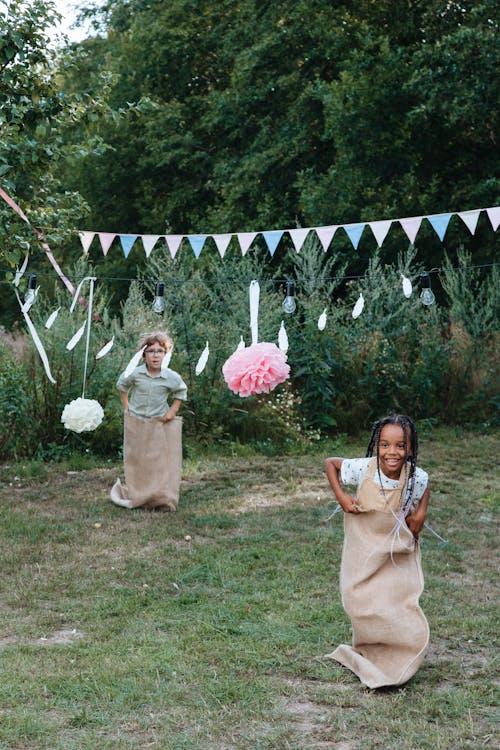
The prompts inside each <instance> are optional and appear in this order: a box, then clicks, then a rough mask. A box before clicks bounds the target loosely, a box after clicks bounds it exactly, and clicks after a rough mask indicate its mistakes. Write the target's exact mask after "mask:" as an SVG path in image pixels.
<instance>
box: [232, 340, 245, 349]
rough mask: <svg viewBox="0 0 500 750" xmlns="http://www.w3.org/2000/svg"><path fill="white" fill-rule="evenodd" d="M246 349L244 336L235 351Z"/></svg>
mask: <svg viewBox="0 0 500 750" xmlns="http://www.w3.org/2000/svg"><path fill="white" fill-rule="evenodd" d="M244 348H245V342H244V341H243V336H240V342H239V344H238V346H237V347H236V349H235V350H234V351H235V352H240V351H241V350H242V349H244Z"/></svg>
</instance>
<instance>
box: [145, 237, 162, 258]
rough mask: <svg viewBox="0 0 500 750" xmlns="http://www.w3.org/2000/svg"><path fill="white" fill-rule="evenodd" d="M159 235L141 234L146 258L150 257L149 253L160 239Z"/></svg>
mask: <svg viewBox="0 0 500 750" xmlns="http://www.w3.org/2000/svg"><path fill="white" fill-rule="evenodd" d="M160 237H161V235H160V234H143V235H142V238H141V239H142V244H143V247H144V252H145V253H146V258H149V256H150V255H151V252H152V250H153V248H154V246H155V245H156V243H157V242H158V240H159V239H160Z"/></svg>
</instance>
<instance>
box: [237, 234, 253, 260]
mask: <svg viewBox="0 0 500 750" xmlns="http://www.w3.org/2000/svg"><path fill="white" fill-rule="evenodd" d="M237 237H238V242H239V243H240V247H241V254H242V255H246V253H247V250H248V248H249V247H250V245H251V244H252V242H253V241H254V239H255V238H256V237H257V232H238V235H237Z"/></svg>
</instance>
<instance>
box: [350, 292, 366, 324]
mask: <svg viewBox="0 0 500 750" xmlns="http://www.w3.org/2000/svg"><path fill="white" fill-rule="evenodd" d="M364 306H365V299H364V297H363V295H362V294H360V295H359V297H358V299H357V302H356V304H355V305H354V307H353V310H352V317H353V318H354V320H356V318H359V316H360V315H361V313H362V312H363V307H364Z"/></svg>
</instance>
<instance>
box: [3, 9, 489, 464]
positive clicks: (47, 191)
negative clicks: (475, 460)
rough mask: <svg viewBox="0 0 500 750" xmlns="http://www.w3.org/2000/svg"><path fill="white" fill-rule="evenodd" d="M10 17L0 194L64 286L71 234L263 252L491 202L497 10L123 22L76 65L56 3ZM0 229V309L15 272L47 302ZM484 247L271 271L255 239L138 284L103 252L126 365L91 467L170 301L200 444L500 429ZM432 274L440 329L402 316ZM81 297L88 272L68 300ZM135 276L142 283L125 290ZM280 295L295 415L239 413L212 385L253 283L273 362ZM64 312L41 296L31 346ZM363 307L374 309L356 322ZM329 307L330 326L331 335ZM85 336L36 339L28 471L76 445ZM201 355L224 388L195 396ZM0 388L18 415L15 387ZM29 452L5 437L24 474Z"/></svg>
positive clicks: (106, 370)
mask: <svg viewBox="0 0 500 750" xmlns="http://www.w3.org/2000/svg"><path fill="white" fill-rule="evenodd" d="M6 7H7V11H6V12H5V13H4V14H3V15H0V32H1V33H0V93H1V97H0V134H1V138H0V185H1V186H2V187H3V188H4V189H5V190H6V191H7V192H8V193H9V194H10V195H11V196H12V197H13V198H14V199H15V200H16V201H18V202H19V203H20V205H21V206H22V208H23V209H24V210H25V212H26V213H27V215H28V216H29V219H30V221H31V222H32V224H33V225H35V226H39V227H40V228H41V229H42V230H43V232H44V235H45V237H46V238H47V239H48V241H49V242H50V245H51V247H52V249H53V250H54V252H55V255H56V257H57V258H58V259H59V260H62V261H63V262H64V268H65V270H66V271H67V272H68V273H69V270H68V269H69V268H70V267H71V265H70V262H71V261H74V260H75V258H76V257H77V256H78V255H79V253H80V252H81V248H80V245H79V242H78V239H77V237H76V232H75V231H74V230H76V229H77V228H78V229H82V228H92V229H97V230H102V231H111V232H120V233H125V232H131V233H154V232H155V233H165V232H168V233H180V234H186V233H214V232H236V231H245V230H248V231H252V230H253V231H259V230H263V229H272V228H284V227H295V226H319V225H323V224H332V223H340V224H345V223H347V222H355V221H370V220H377V219H383V218H395V217H404V216H411V215H421V214H429V213H438V212H449V211H452V212H455V211H459V210H466V209H469V208H479V207H487V206H492V205H497V204H498V202H499V184H500V183H499V177H498V175H499V174H500V169H499V166H500V165H499V153H498V107H497V106H496V104H497V102H498V100H499V99H500V96H499V94H500V92H499V79H498V76H497V75H496V73H495V72H496V70H497V69H498V63H499V52H498V45H497V44H496V34H497V33H498V21H497V19H496V16H495V13H494V10H495V7H494V3H493V2H492V1H491V0H479V1H478V2H472V1H471V0H464V2H461V3H457V2H448V3H446V5H445V6H443V4H442V3H438V2H434V1H432V2H429V3H414V2H409V0H396V1H395V2H387V1H386V0H381V1H380V2H377V3H373V2H369V1H368V0H349V1H347V0H345V1H344V2H337V3H331V2H327V1H326V0H298V1H297V2H294V3H285V2H282V1H281V0H277V1H276V2H272V3H271V2H262V1H257V0H221V1H220V2H217V3H214V2H208V1H207V0H203V2H191V1H188V0H171V1H170V2H168V3H165V2H161V1H160V0H150V1H149V2H147V3H146V2H142V0H109V1H108V2H107V3H106V4H105V6H104V8H103V9H102V10H100V11H92V9H88V10H87V11H86V13H87V14H88V15H92V14H94V20H95V23H96V29H97V30H98V31H99V35H98V36H95V37H92V38H89V39H87V40H85V41H84V42H83V43H81V44H77V45H73V46H71V47H67V46H66V47H64V46H62V47H61V46H59V47H54V46H51V45H50V44H49V43H48V38H49V31H48V28H49V24H50V23H51V21H52V19H53V17H54V7H53V3H52V2H41V0H34V2H32V3H27V2H23V1H22V0H9V2H8V3H7V5H6ZM84 216H86V218H85V222H86V224H87V226H86V227H83V226H82V223H81V222H82V221H83V218H84ZM0 220H1V222H2V227H1V229H0V234H1V236H2V245H1V248H0V258H1V259H2V264H3V265H2V268H1V273H2V279H1V281H2V284H3V286H2V288H3V289H9V286H10V285H9V283H8V282H9V280H10V278H11V277H9V272H8V273H7V275H6V276H5V271H6V268H12V266H13V265H15V264H16V263H19V262H20V260H22V258H23V256H24V254H25V252H26V251H30V253H31V255H32V257H31V263H30V266H29V271H38V273H39V274H40V278H41V279H42V280H43V275H44V274H46V273H47V272H48V270H49V269H48V268H47V267H46V265H44V261H45V259H44V258H43V252H42V251H41V248H40V245H39V243H38V242H37V240H36V236H35V234H34V233H33V230H32V229H31V228H30V227H29V226H28V225H26V224H25V223H24V222H23V221H22V220H21V219H19V217H17V215H16V214H15V213H14V212H13V211H12V209H11V208H10V207H8V206H7V205H6V204H5V203H3V202H0ZM495 243H496V237H495V234H494V233H493V232H492V230H491V224H490V223H489V220H488V219H487V217H486V215H485V214H484V213H483V214H482V215H481V218H480V220H479V224H478V227H477V230H476V233H475V235H474V236H472V235H471V234H470V233H469V231H468V230H467V229H466V228H465V226H464V225H463V223H462V222H461V221H460V219H458V218H454V219H452V221H451V222H450V225H449V228H448V231H447V234H446V237H445V240H444V242H443V243H440V242H439V241H438V239H437V236H436V234H435V232H434V230H433V229H431V228H430V226H429V225H428V223H427V222H424V223H423V226H422V229H421V230H420V233H419V235H418V238H417V244H416V247H415V248H412V249H411V252H410V253H409V254H408V255H407V256H405V257H403V255H402V253H401V251H402V249H403V248H406V247H407V245H408V241H407V238H406V236H405V235H404V233H403V230H402V229H401V227H399V226H396V225H393V227H392V229H391V231H390V233H389V235H388V237H387V239H386V240H385V242H384V245H383V248H382V249H381V250H378V251H377V248H376V242H375V240H374V238H373V237H372V236H371V233H370V232H369V231H365V232H364V233H363V236H362V238H361V242H360V245H359V250H358V251H355V250H354V248H353V247H352V244H351V243H350V241H349V240H348V238H347V237H346V235H345V233H344V232H340V231H339V232H337V234H336V235H335V237H334V239H333V242H332V244H331V247H330V249H329V251H328V254H325V253H323V250H322V249H321V248H320V247H319V243H318V242H317V239H315V238H314V237H313V235H312V234H310V235H309V237H308V239H307V241H306V244H305V245H304V247H303V249H302V251H301V253H300V254H297V253H296V252H295V250H294V249H293V247H292V245H291V241H290V238H289V237H288V235H287V233H285V235H284V237H283V239H282V240H281V241H280V244H279V246H278V248H277V251H276V253H275V254H274V256H273V257H272V258H271V257H270V256H269V253H268V251H267V249H266V248H265V247H264V246H263V242H262V238H259V239H258V240H257V241H256V242H254V244H253V246H252V247H251V249H250V251H249V252H248V254H247V256H246V257H245V258H242V256H241V253H240V252H239V250H238V248H237V247H236V240H233V241H232V244H231V245H230V248H229V250H228V253H227V255H226V257H225V258H224V259H221V258H219V256H218V254H217V253H216V251H215V248H214V246H213V243H212V242H211V241H209V242H207V244H206V247H205V248H204V250H203V252H202V254H201V256H200V258H199V259H198V260H197V261H196V262H194V259H193V254H192V251H191V249H190V248H189V247H188V244H187V242H186V241H184V244H183V246H182V247H181V250H180V251H179V254H178V257H177V258H176V259H175V261H172V260H171V259H170V257H168V254H167V253H166V251H163V252H162V251H161V249H160V248H159V247H158V248H157V249H155V251H154V252H153V254H152V256H151V257H150V258H149V259H148V260H147V259H146V258H145V256H144V253H142V251H141V249H140V242H137V243H136V245H135V246H134V248H133V250H132V252H131V254H130V256H129V257H128V259H124V258H123V255H122V253H121V250H119V249H118V247H117V246H116V245H115V246H113V247H112V248H111V250H110V253H109V255H108V256H107V257H106V258H103V256H102V253H100V250H98V249H97V247H98V243H97V240H96V241H95V243H94V247H93V251H96V252H97V253H99V258H98V260H97V261H96V264H95V268H94V270H93V271H92V272H93V273H95V275H97V276H98V277H103V278H106V279H107V281H106V282H105V283H104V284H103V285H100V284H99V283H98V310H99V312H100V315H101V320H100V321H99V322H98V323H97V322H96V325H95V326H94V330H93V336H94V339H93V341H92V344H93V347H94V349H95V348H96V347H97V340H98V339H99V341H102V343H104V341H106V340H108V339H109V338H110V336H111V334H112V333H114V334H115V336H116V349H115V352H118V353H119V361H118V360H117V359H115V360H114V362H113V364H107V363H105V362H101V363H96V365H95V367H94V366H93V367H92V368H91V381H92V379H93V382H92V387H93V388H94V391H95V393H94V396H95V397H97V398H99V399H100V400H101V401H102V402H103V405H104V406H105V407H106V411H107V415H108V416H107V422H106V425H105V426H103V427H102V428H100V430H99V431H98V432H97V433H96V435H95V436H88V437H86V438H84V440H85V441H86V442H85V443H84V444H85V445H87V444H89V445H90V444H92V445H93V447H95V448H96V449H98V450H105V449H109V450H113V451H114V450H115V449H116V448H117V446H118V445H119V434H120V418H119V417H120V413H119V409H118V405H117V404H116V397H115V394H114V391H113V383H114V379H115V376H116V375H117V372H118V369H119V365H121V364H123V363H124V362H125V361H127V358H128V357H129V356H130V354H131V352H132V351H133V350H134V346H135V339H136V335H137V333H138V332H139V330H140V329H141V328H144V327H145V326H149V325H153V324H154V323H155V321H153V320H152V318H151V315H152V314H151V313H150V312H148V305H149V300H150V294H151V286H152V279H154V278H160V277H161V278H163V279H165V283H166V286H167V299H168V303H167V313H166V325H167V326H168V327H169V329H170V330H171V332H172V334H173V335H174V337H175V339H176V352H175V358H174V366H176V367H177V369H179V370H180V371H181V372H182V373H183V374H184V375H185V376H186V378H187V379H188V385H189V387H190V393H191V401H190V406H189V408H188V410H187V412H186V427H187V431H188V434H189V433H191V434H192V435H196V436H197V437H198V438H199V437H200V436H203V435H207V436H210V437H214V436H216V437H219V438H224V439H227V440H232V439H234V438H235V437H236V436H238V437H240V438H242V439H245V438H253V439H257V440H265V439H266V438H267V437H269V433H268V430H269V424H270V423H271V422H272V425H273V435H272V437H274V438H275V439H278V438H279V439H285V438H286V436H287V435H289V434H290V431H291V425H293V428H294V429H295V430H296V431H297V430H298V431H299V433H301V434H304V435H305V434H309V435H310V434H317V432H318V430H319V431H323V432H324V431H326V432H328V431H332V430H336V431H339V430H340V431H346V430H348V431H350V430H353V429H354V430H355V429H356V428H357V427H359V426H360V425H361V424H366V421H367V420H368V419H370V418H371V417H372V416H375V415H376V414H379V413H380V412H381V411H384V410H385V409H386V408H393V407H394V408H398V409H406V410H408V411H410V412H411V413H412V414H414V415H415V416H416V417H420V418H435V419H439V420H443V421H449V422H456V421H459V420H465V421H471V420H473V419H476V420H477V421H480V422H482V423H488V424H491V422H492V419H493V417H492V410H493V407H492V402H491V398H492V394H493V393H494V391H495V388H494V377H495V369H494V368H495V343H496V339H495V336H496V330H497V324H496V321H497V320H498V308H497V307H495V299H498V278H497V275H496V273H495V272H493V273H491V274H489V272H488V271H486V270H481V271H479V270H473V269H471V268H470V266H478V265H479V264H481V263H489V262H491V261H492V260H494V258H495V247H496V245H495ZM37 253H38V257H36V255H37ZM34 256H35V257H34ZM457 267H459V268H460V270H459V271H456V270H454V269H456V268H457ZM431 268H434V269H436V268H441V269H444V271H443V272H442V273H441V274H439V276H438V275H437V274H435V275H433V283H434V289H435V291H436V294H437V296H438V301H439V303H440V306H439V309H437V308H432V309H430V310H426V309H423V308H422V306H421V305H420V304H419V303H418V301H417V300H416V297H415V296H414V297H413V298H412V299H411V300H409V301H406V300H404V298H403V297H402V295H401V291H400V275H399V274H400V272H401V271H405V273H406V274H407V275H409V276H411V277H412V279H413V280H414V281H416V280H417V278H418V274H419V272H420V271H422V270H426V269H427V270H429V269H431ZM88 272H91V271H90V269H88V268H84V267H83V266H82V269H80V271H78V270H77V269H74V276H75V277H77V276H78V274H79V273H84V274H85V273H88ZM349 276H353V277H357V279H353V280H352V281H350V282H348V281H347V278H348V277H349ZM111 277H112V278H111ZM131 277H137V280H136V281H135V282H134V284H133V285H132V287H131V288H130V289H129V286H130V285H129V281H130V278H131ZM287 277H288V278H293V279H295V280H296V283H297V290H298V296H299V310H298V313H297V315H296V316H294V317H292V318H290V319H289V320H287V328H288V335H289V339H290V350H289V360H290V364H291V366H292V381H291V385H290V387H289V389H288V391H287V390H286V389H285V390H282V391H281V396H280V399H281V401H280V399H277V400H276V399H275V398H274V397H271V398H270V399H261V400H255V401H251V402H248V403H247V402H246V403H245V405H244V406H242V403H241V402H240V400H239V399H237V398H236V397H233V396H232V395H231V394H230V393H229V392H228V391H227V389H226V388H225V386H224V384H223V383H222V382H221V373H220V366H221V364H222V362H223V361H224V359H225V358H226V357H227V356H228V355H229V354H230V353H231V352H232V350H233V349H234V347H235V346H236V344H237V342H238V340H239V336H240V335H241V334H242V333H245V332H246V331H247V326H248V307H247V293H248V283H249V281H250V279H251V278H258V279H259V281H260V282H261V287H262V298H261V309H262V311H263V312H262V314H261V321H260V338H261V340H265V339H268V340H275V339H276V335H277V330H278V328H279V324H280V320H281V316H282V313H281V307H280V300H279V298H278V296H279V282H280V280H282V279H283V278H287ZM4 279H5V280H4ZM439 281H440V282H441V283H442V287H441V286H440V284H439ZM24 283H25V281H24V280H23V281H22V282H21V292H22V286H23V284H24ZM51 287H52V285H51V283H50V282H49V281H47V280H45V281H43V295H40V301H39V303H37V306H36V309H35V308H34V309H33V316H34V319H35V323H36V324H37V325H38V327H39V329H40V326H43V322H44V316H46V315H47V314H48V313H49V312H50V311H51V310H52V309H53V308H54V306H55V305H58V304H62V306H63V308H64V307H65V305H66V303H67V298H64V295H63V296H62V297H61V292H60V291H52V289H51ZM360 291H363V293H364V294H365V298H366V299H367V300H369V302H368V304H367V306H366V309H365V313H364V314H363V316H362V317H361V318H360V319H359V320H358V321H357V322H356V323H354V321H352V319H351V317H350V310H351V308H352V305H353V303H354V301H355V299H356V298H357V296H358V294H359V292H360ZM9 292H10V290H9ZM64 294H66V293H64ZM495 295H497V296H496V298H495ZM42 296H43V301H42ZM325 307H326V308H328V314H329V318H328V320H329V322H328V326H327V328H326V330H325V331H323V332H319V331H318V329H317V325H316V322H317V319H318V316H319V315H320V313H321V312H322V310H323V309H324V308H325ZM0 310H1V313H2V323H3V324H4V325H6V326H7V327H9V326H11V325H12V323H13V322H14V321H15V320H16V319H17V318H18V310H17V304H16V301H15V297H14V295H13V294H10V293H8V294H2V295H1V297H0ZM105 311H106V312H105ZM84 315H85V312H84V309H83V308H81V307H80V308H79V309H78V312H75V315H74V316H73V318H74V319H71V318H70V317H69V315H68V314H67V313H65V314H63V315H61V316H60V318H59V321H58V323H57V325H56V326H55V328H54V330H53V331H51V332H47V333H44V335H43V337H44V340H45V343H46V344H47V347H48V350H49V358H51V360H52V362H53V367H54V368H55V369H56V370H57V372H58V386H57V388H56V389H51V387H49V384H48V383H47V382H45V381H44V378H45V375H44V374H43V372H40V368H39V367H38V364H36V365H35V363H36V361H37V357H36V356H35V357H34V358H33V356H32V359H31V362H32V364H31V365H30V366H29V368H28V369H25V368H26V367H27V365H26V363H23V364H22V368H24V369H23V377H26V379H27V380H26V382H27V383H29V384H31V383H32V384H34V385H33V387H34V388H35V393H34V396H33V395H31V394H30V398H33V404H34V406H33V409H34V410H37V411H36V420H35V422H34V423H33V425H32V428H31V430H30V431H29V437H28V438H27V439H26V445H29V446H31V448H30V449H36V446H38V445H39V444H40V441H41V439H42V437H44V438H45V440H46V441H48V442H50V443H54V445H56V444H59V443H61V442H62V443H67V442H68V441H71V440H73V436H68V435H65V434H64V431H63V428H62V426H61V425H60V423H59V417H58V415H59V413H60V410H61V409H62V407H63V406H64V403H65V402H66V401H67V400H69V398H70V397H71V398H72V397H75V396H77V395H78V391H79V386H78V385H77V377H76V374H77V373H79V372H80V371H81V366H82V355H81V354H77V353H75V354H73V355H71V357H72V359H71V363H72V364H71V366H70V367H68V364H67V363H68V357H69V355H68V354H67V352H65V349H64V344H65V342H66V341H67V340H68V339H69V338H70V336H71V335H72V333H73V332H74V330H75V327H76V323H77V319H79V318H82V319H83V317H84ZM80 322H81V321H80ZM207 339H208V340H209V341H210V345H211V357H210V360H209V365H208V367H207V371H206V372H205V373H204V374H203V375H202V376H201V377H200V378H197V377H196V376H195V375H194V374H193V372H194V367H195V364H196V359H197V357H198V356H199V354H200V352H201V350H202V349H203V346H204V344H205V341H206V340H207ZM247 343H248V341H247ZM30 368H31V369H30ZM75 378H76V379H75ZM40 381H41V382H40ZM0 382H1V383H3V384H4V385H2V386H1V387H5V388H6V389H7V390H6V391H5V393H7V392H8V388H9V387H10V386H9V383H10V375H8V374H7V375H6V376H5V378H4V379H3V380H2V381H0ZM42 383H43V384H42ZM30 387H31V385H30ZM37 389H38V390H37ZM49 391H50V394H49ZM3 398H4V401H3V402H2V403H7V402H8V397H7V396H5V394H4V397H3ZM271 409H272V412H271V411H270V410H271ZM271 413H272V414H273V419H272V420H270V419H269V416H270V414H271ZM19 414H21V410H20V411H19ZM278 417H279V418H278ZM99 434H101V435H103V436H104V437H103V438H102V439H100V438H99V437H98V435H99ZM16 435H17V432H16V429H14V431H13V432H12V433H11V432H10V431H9V433H8V437H9V439H8V440H7V443H6V444H7V446H8V449H9V450H11V451H16V450H17V449H18V448H17V446H18V444H19V439H18V438H19V436H18V435H17V437H16Z"/></svg>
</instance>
